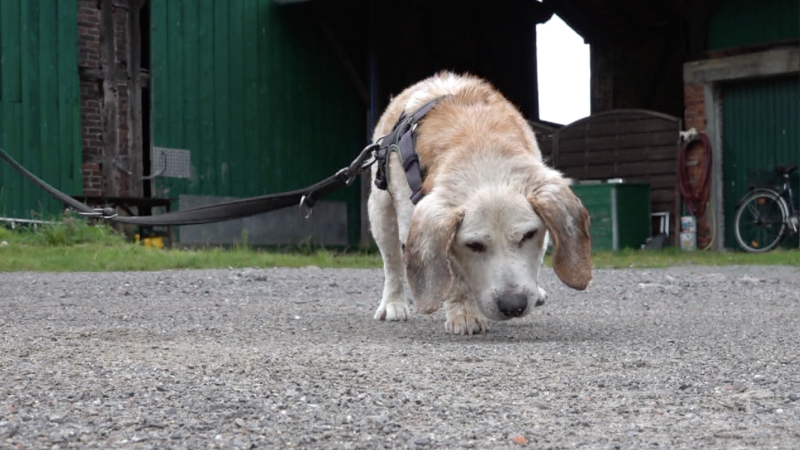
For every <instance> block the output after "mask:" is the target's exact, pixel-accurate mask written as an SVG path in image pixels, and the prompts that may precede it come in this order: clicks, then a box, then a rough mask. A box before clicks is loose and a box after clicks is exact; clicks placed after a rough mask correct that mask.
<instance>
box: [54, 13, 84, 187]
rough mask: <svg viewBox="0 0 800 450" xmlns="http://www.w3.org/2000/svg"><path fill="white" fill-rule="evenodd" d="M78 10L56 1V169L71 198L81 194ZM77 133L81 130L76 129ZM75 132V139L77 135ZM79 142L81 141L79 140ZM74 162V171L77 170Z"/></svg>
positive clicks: (62, 185)
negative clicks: (76, 125)
mask: <svg viewBox="0 0 800 450" xmlns="http://www.w3.org/2000/svg"><path fill="white" fill-rule="evenodd" d="M77 21H78V7H77V3H76V2H75V0H58V26H57V29H58V77H59V83H58V145H59V147H60V149H61V150H60V151H61V154H62V160H61V164H60V167H59V172H60V174H59V179H60V180H61V188H62V189H65V190H66V192H68V193H69V194H72V195H76V194H81V193H82V192H81V191H82V190H83V182H82V180H81V175H80V174H81V171H80V169H81V168H80V161H81V160H82V156H83V155H82V145H78V146H77V147H76V146H75V141H76V140H75V131H76V130H75V128H74V123H75V118H74V117H72V116H73V115H77V116H78V119H80V109H79V107H78V110H77V112H76V108H75V106H76V104H78V105H79V103H80V102H79V95H80V81H79V80H78V74H77V71H76V67H78V34H77V32H76V31H77V30H76V28H75V27H76V26H77ZM79 130H80V129H79ZM79 130H78V136H80V131H79ZM78 142H80V139H78ZM76 162H77V167H76Z"/></svg>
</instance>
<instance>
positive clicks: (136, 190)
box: [128, 0, 149, 214]
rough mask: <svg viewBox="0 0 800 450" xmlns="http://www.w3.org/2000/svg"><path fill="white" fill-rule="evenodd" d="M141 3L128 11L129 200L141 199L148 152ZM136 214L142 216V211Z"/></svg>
mask: <svg viewBox="0 0 800 450" xmlns="http://www.w3.org/2000/svg"><path fill="white" fill-rule="evenodd" d="M143 4H144V0H131V5H130V9H129V11H128V49H129V52H128V93H129V94H130V95H129V96H128V99H129V105H130V106H129V108H130V111H129V112H128V139H129V146H128V155H129V162H128V164H129V165H128V167H129V170H130V171H131V176H130V177H129V183H130V186H129V187H128V192H130V195H131V196H132V197H141V196H142V195H143V185H142V176H143V168H142V161H143V160H144V158H143V156H144V154H143V152H144V151H149V150H147V149H144V148H142V147H143V143H142V142H143V139H142V133H143V132H144V128H143V126H142V86H141V84H140V82H139V73H140V72H141V55H142V36H141V31H140V29H139V20H140V18H139V13H140V11H141V7H142V5H143ZM139 213H140V214H141V211H140V212H139Z"/></svg>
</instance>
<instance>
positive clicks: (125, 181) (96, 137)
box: [78, 0, 140, 197]
mask: <svg viewBox="0 0 800 450" xmlns="http://www.w3.org/2000/svg"><path fill="white" fill-rule="evenodd" d="M113 16H114V23H113V26H114V41H115V54H116V70H117V74H118V77H117V85H116V90H115V92H114V95H115V96H116V98H115V99H114V100H115V101H114V102H113V103H115V104H116V108H117V111H116V115H117V124H118V126H117V137H118V139H117V165H118V166H120V167H119V168H118V169H117V168H115V169H114V170H113V171H112V172H111V173H113V174H114V175H113V176H115V177H116V181H117V183H116V186H118V190H117V192H110V191H109V189H108V183H107V181H108V180H106V179H104V177H103V173H104V169H106V168H104V156H103V155H104V148H105V147H106V146H107V145H109V143H108V142H105V141H106V140H108V139H107V138H105V139H104V135H103V122H102V117H103V116H102V108H103V104H104V97H103V80H102V70H101V38H100V36H101V13H100V1H99V0H78V50H79V53H78V66H79V73H80V74H81V77H80V78H81V81H80V84H81V132H82V141H83V167H82V173H83V194H84V195H111V196H121V197H126V196H135V195H137V194H138V193H137V192H136V184H137V183H139V180H138V179H136V180H134V179H133V177H130V176H129V175H128V174H127V173H126V170H127V169H128V168H129V167H130V165H131V164H130V163H131V161H130V159H131V157H132V155H131V151H130V149H131V145H130V142H131V136H130V135H131V133H130V130H129V128H130V116H131V112H130V102H129V99H128V97H129V94H128V92H129V89H128V77H127V58H128V54H129V48H128V7H127V5H126V2H124V1H116V2H114V13H113ZM106 26H111V24H106ZM136 156H137V157H140V155H136Z"/></svg>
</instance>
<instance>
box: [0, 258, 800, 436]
mask: <svg viewBox="0 0 800 450" xmlns="http://www.w3.org/2000/svg"><path fill="white" fill-rule="evenodd" d="M541 278H542V283H543V287H544V288H545V289H546V290H547V291H548V301H547V303H546V304H545V305H544V306H542V307H540V308H536V309H535V310H534V311H533V313H532V314H531V315H530V316H529V317H526V318H524V319H521V320H514V321H508V322H502V323H491V324H490V331H489V332H488V333H487V334H483V335H477V336H451V335H448V334H446V333H445V331H444V326H443V325H444V313H443V311H438V312H437V313H435V314H432V315H430V316H427V315H414V316H413V317H412V318H411V320H410V321H409V322H406V323H385V322H379V321H375V320H373V319H372V315H373V314H374V310H375V308H376V307H377V305H378V302H379V300H380V296H381V290H382V286H383V276H382V271H380V270H331V269H320V268H314V267H308V268H303V269H258V268H252V269H235V270H234V269H231V270H202V271H180V270H177V271H163V272H138V273H118V272H111V273H91V274H90V273H26V272H18V273H2V274H0V345H1V346H2V347H1V348H2V351H0V449H6V448H9V449H17V448H34V449H39V448H41V449H51V448H60V449H68V448H86V449H129V448H130V449H148V448H153V449H155V448H170V449H178V450H181V449H197V448H203V449H205V448H218V449H228V448H233V449H236V448H287V447H301V448H332V449H340V448H341V449H373V448H378V449H382V448H389V449H402V448H426V449H428V448H430V449H450V448H454V449H457V448H477V449H510V448H520V447H519V446H518V445H517V444H514V442H512V439H513V437H514V436H517V435H519V436H524V437H526V438H527V439H528V441H529V443H528V447H530V448H554V449H560V448H576V447H579V448H598V449H604V448H607V449H624V448H671V449H677V448H711V449H714V448H720V449H721V448H737V449H746V448H752V449H760V448H777V449H791V448H796V443H797V442H798V440H800V432H799V431H798V430H800V401H798V400H800V394H798V393H800V351H798V349H800V333H798V329H799V328H798V324H800V271H798V270H797V269H795V268H788V267H681V268H673V269H666V270H633V269H625V270H596V271H595V280H594V281H593V283H592V285H591V286H590V287H589V288H588V289H587V290H585V291H574V290H571V289H569V288H567V287H566V286H564V285H563V284H562V283H561V282H560V281H558V279H557V277H556V276H555V275H554V274H553V272H552V270H551V269H545V270H544V271H543V273H542V276H541Z"/></svg>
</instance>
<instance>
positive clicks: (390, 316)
mask: <svg viewBox="0 0 800 450" xmlns="http://www.w3.org/2000/svg"><path fill="white" fill-rule="evenodd" d="M410 316H411V313H410V312H409V309H408V302H405V301H396V302H381V306H379V307H378V310H377V311H375V319H377V320H388V321H394V320H402V321H406V320H408V318H409V317H410Z"/></svg>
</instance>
